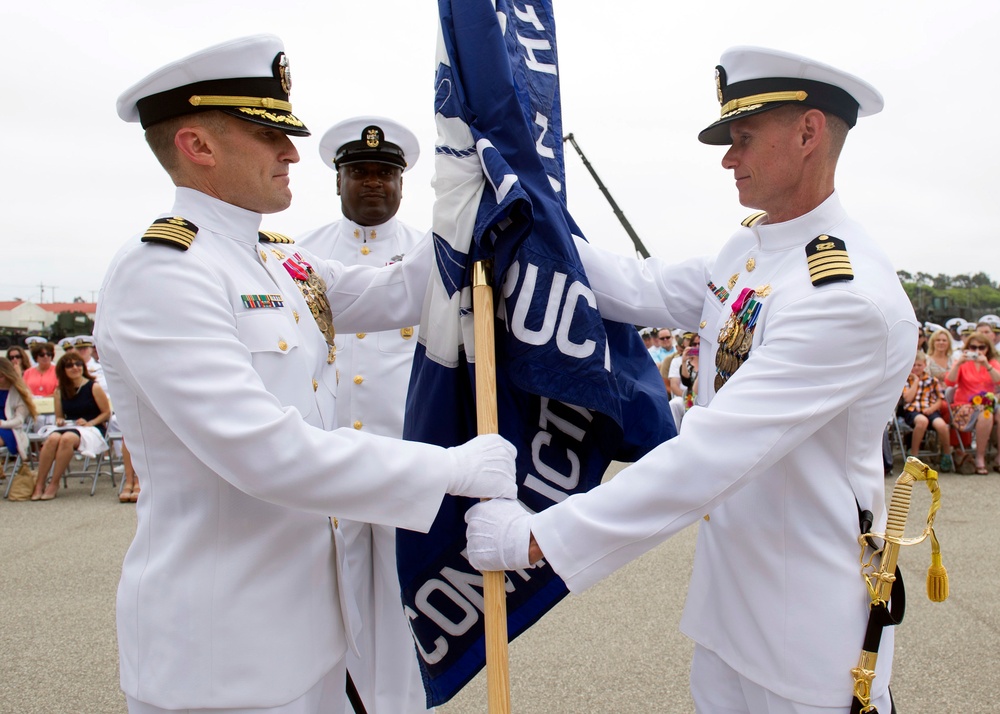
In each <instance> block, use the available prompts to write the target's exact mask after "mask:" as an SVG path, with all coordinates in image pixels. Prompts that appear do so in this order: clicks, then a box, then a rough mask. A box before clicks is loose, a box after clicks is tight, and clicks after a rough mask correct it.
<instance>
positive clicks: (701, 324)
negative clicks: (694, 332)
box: [698, 320, 708, 330]
mask: <svg viewBox="0 0 1000 714" xmlns="http://www.w3.org/2000/svg"><path fill="white" fill-rule="evenodd" d="M707 324H708V320H702V321H701V323H699V325H698V327H700V328H701V329H703V330H704V329H705V325H707Z"/></svg>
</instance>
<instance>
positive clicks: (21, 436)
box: [0, 357, 38, 459]
mask: <svg viewBox="0 0 1000 714" xmlns="http://www.w3.org/2000/svg"><path fill="white" fill-rule="evenodd" d="M0 416H2V417H3V418H2V419H0V439H2V442H3V445H4V446H6V447H7V451H8V452H9V453H11V454H20V456H21V458H22V459H27V458H28V434H27V432H26V431H25V426H26V425H27V423H28V420H29V419H34V418H35V417H37V416H38V412H37V411H36V410H35V402H34V400H33V399H32V398H31V391H30V390H29V389H28V385H26V384H25V383H24V379H22V378H21V373H20V372H19V371H18V369H17V365H16V364H14V363H13V362H11V360H9V359H7V358H6V357H0Z"/></svg>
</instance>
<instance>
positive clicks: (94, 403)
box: [31, 351, 111, 501]
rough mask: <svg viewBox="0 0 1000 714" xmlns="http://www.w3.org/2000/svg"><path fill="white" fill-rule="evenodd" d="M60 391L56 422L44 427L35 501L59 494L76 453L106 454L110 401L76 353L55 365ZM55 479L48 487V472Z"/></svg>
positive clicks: (58, 393) (34, 494) (56, 403)
mask: <svg viewBox="0 0 1000 714" xmlns="http://www.w3.org/2000/svg"><path fill="white" fill-rule="evenodd" d="M55 373H56V376H57V377H58V380H59V389H57V390H56V391H55V394H54V396H55V406H56V423H55V425H54V426H46V427H44V428H43V429H42V430H41V431H40V432H39V434H40V435H41V436H44V438H45V441H44V442H42V449H41V452H40V453H39V456H38V480H37V481H36V482H35V491H34V493H32V494H31V500H32V501H51V500H52V499H53V498H55V497H56V494H57V493H58V492H59V480H60V479H61V478H62V476H63V473H64V472H65V471H66V467H67V466H69V462H70V460H71V459H72V458H73V454H74V453H76V452H77V451H79V452H80V453H83V454H88V455H91V456H96V455H97V454H100V453H102V452H104V451H107V449H108V444H107V442H106V441H105V440H104V431H105V429H106V428H107V426H106V425H107V422H108V419H109V418H110V417H111V402H110V401H109V400H108V396H107V394H106V393H105V392H104V390H103V389H102V388H101V385H100V384H98V383H97V382H95V381H94V379H93V377H91V375H90V373H89V372H88V371H87V366H86V365H85V364H84V363H83V360H82V359H81V358H80V355H79V354H77V353H76V352H72V351H70V352H67V353H66V354H64V355H63V356H62V357H60V358H59V361H58V362H57V363H56V366H55ZM50 470H51V471H52V480H51V481H49V483H48V485H47V486H46V479H47V478H48V475H49V471H50Z"/></svg>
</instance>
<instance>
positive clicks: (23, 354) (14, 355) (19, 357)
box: [7, 345, 31, 377]
mask: <svg viewBox="0 0 1000 714" xmlns="http://www.w3.org/2000/svg"><path fill="white" fill-rule="evenodd" d="M7 359H9V360H10V363H11V364H12V365H14V369H16V370H17V373H18V374H19V375H20V376H22V377H23V376H24V370H26V369H28V368H29V367H31V358H30V357H28V353H27V351H26V350H25V349H24V348H23V347H21V346H20V345H11V346H10V347H8V348H7Z"/></svg>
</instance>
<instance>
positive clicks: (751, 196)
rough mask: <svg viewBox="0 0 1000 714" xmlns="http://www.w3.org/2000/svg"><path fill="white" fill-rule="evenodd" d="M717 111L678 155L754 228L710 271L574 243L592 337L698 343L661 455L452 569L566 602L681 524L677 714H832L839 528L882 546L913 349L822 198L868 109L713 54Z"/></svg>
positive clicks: (872, 250) (486, 532)
mask: <svg viewBox="0 0 1000 714" xmlns="http://www.w3.org/2000/svg"><path fill="white" fill-rule="evenodd" d="M718 96H719V101H720V103H721V104H722V116H721V118H720V119H719V120H718V121H716V122H715V123H714V124H712V125H711V126H710V127H708V128H707V129H705V130H704V131H703V132H701V134H700V135H699V138H700V139H701V141H702V142H704V143H708V144H718V145H730V146H729V148H728V150H727V151H726V154H725V156H724V158H723V160H722V165H723V167H724V168H726V169H729V170H732V171H733V175H734V178H735V180H736V187H737V190H738V192H739V197H740V203H742V204H743V205H744V206H747V207H751V208H756V209H761V210H762V211H765V213H763V214H760V215H757V216H755V217H753V218H752V219H750V220H748V221H746V222H745V224H744V226H743V227H741V228H740V229H739V230H737V232H736V233H735V234H734V235H733V237H732V238H731V239H730V240H729V242H728V243H727V244H726V245H725V246H724V247H723V249H722V251H721V252H720V253H719V255H718V256H716V257H715V259H714V260H712V259H703V260H697V259H696V260H691V261H688V262H686V263H682V264H680V265H668V264H666V263H665V262H664V261H661V260H659V259H656V258H651V259H648V260H645V261H641V262H640V261H636V260H633V259H627V258H622V257H618V256H613V255H610V254H607V253H602V252H600V251H598V250H596V249H593V248H591V247H590V246H588V245H586V244H584V243H583V242H582V241H580V242H578V245H579V248H580V252H581V256H582V257H583V259H584V264H585V267H586V270H587V275H588V277H589V278H590V281H591V286H592V287H593V289H594V292H595V293H596V295H597V301H598V308H599V309H600V311H601V313H602V315H603V316H604V317H606V318H610V319H612V320H619V321H622V322H632V323H636V324H646V325H649V324H660V325H680V326H682V327H684V328H696V329H698V330H699V335H700V336H701V370H700V373H699V376H698V380H699V384H698V397H697V404H696V406H694V407H693V408H691V409H690V410H689V411H688V412H687V414H686V415H685V417H684V428H683V429H682V430H681V432H680V435H679V436H678V437H677V438H676V439H673V440H672V441H668V442H666V443H664V444H662V445H661V446H659V447H658V448H656V449H654V450H653V451H652V452H650V453H649V454H648V455H647V456H646V457H645V458H643V459H642V460H640V461H639V462H637V463H636V464H634V465H633V466H631V467H629V468H628V469H625V470H624V471H622V472H621V473H619V474H618V475H617V476H616V477H615V478H614V479H613V480H611V481H610V482H608V483H606V484H604V485H601V486H599V487H597V488H595V489H594V490H592V491H590V492H589V493H587V494H583V495H579V496H571V497H570V498H568V499H566V500H565V501H564V502H562V503H560V504H557V505H555V506H553V507H551V508H550V509H548V510H546V511H543V512H541V513H539V514H537V515H532V516H529V515H528V514H526V513H525V512H524V511H523V509H521V508H520V506H519V505H518V504H517V502H501V501H498V502H493V503H486V504H481V505H476V506H475V507H474V508H473V509H472V510H471V512H470V514H469V516H468V520H469V522H470V526H469V554H470V559H471V562H472V564H473V565H475V566H476V567H478V568H480V569H482V570H495V569H499V568H501V567H503V568H510V569H513V568H521V567H525V566H527V565H528V564H529V561H530V562H537V560H538V559H539V558H540V557H544V558H545V560H546V561H547V562H548V563H549V564H550V565H552V567H553V568H554V569H555V571H556V572H557V573H558V574H559V575H560V576H561V577H562V578H563V579H564V580H565V581H566V584H567V585H568V586H569V588H570V590H571V591H574V592H579V591H581V590H584V589H586V588H587V587H589V586H590V585H593V584H594V583H595V582H597V581H598V580H600V579H601V578H603V577H605V576H607V575H609V574H610V573H612V572H613V571H614V570H616V569H617V568H619V567H621V566H622V565H624V564H625V563H627V562H629V561H631V560H632V559H634V558H636V557H638V556H639V555H641V554H642V553H644V552H645V551H647V550H649V549H650V548H653V547H654V546H656V545H657V544H659V543H662V542H663V541H664V540H666V539H667V538H669V537H670V536H672V535H673V534H675V533H677V532H678V531H679V530H681V529H682V528H685V527H687V526H689V525H691V524H693V523H698V524H699V526H698V544H697V548H696V551H695V563H694V572H693V574H692V576H691V583H690V586H689V590H688V599H687V604H686V606H685V610H684V615H683V618H682V620H681V629H682V630H683V632H684V633H685V634H687V635H688V636H689V637H691V638H692V639H693V640H694V641H695V643H696V644H695V654H694V660H693V664H692V670H691V692H692V696H693V698H694V701H695V705H696V708H697V711H699V712H704V713H706V714H709V713H715V712H733V713H735V712H752V713H753V714H765V713H766V714H775V713H777V712H799V713H805V712H810V713H812V712H830V713H831V714H832V713H834V712H837V713H844V714H846V712H848V709H849V706H850V703H851V699H852V692H853V686H854V682H853V677H852V673H851V670H852V668H854V667H855V666H856V665H857V663H858V659H859V655H860V653H861V649H862V643H863V640H864V635H865V627H866V624H867V619H868V609H869V596H868V592H867V588H866V584H865V581H864V580H863V579H862V577H861V574H860V565H859V554H860V551H859V545H858V536H859V511H861V510H866V511H870V512H871V513H872V514H874V518H875V528H874V530H876V531H878V530H884V524H885V519H886V509H885V502H884V501H885V496H884V476H883V471H882V462H881V453H880V445H879V443H880V440H881V436H882V432H883V430H884V428H885V424H886V422H887V421H888V419H889V418H890V415H891V414H892V412H893V409H894V408H895V405H896V402H897V401H898V399H899V394H900V390H901V389H902V387H903V384H904V382H905V381H906V375H907V372H908V371H909V369H910V366H911V364H912V361H913V351H914V349H915V347H916V340H917V322H916V319H915V317H914V314H913V309H912V308H911V306H910V303H909V301H908V299H907V297H906V295H905V294H904V292H903V290H902V288H901V287H900V284H899V279H898V278H897V277H896V273H895V270H894V269H893V266H892V265H891V264H890V262H889V261H888V260H887V258H886V256H885V255H884V254H883V253H882V251H881V250H880V249H879V248H878V247H877V245H876V244H875V242H874V241H873V240H872V239H871V238H870V237H869V236H868V234H867V233H866V232H865V230H864V228H862V227H861V226H860V225H858V223H856V222H855V221H853V220H851V218H850V217H849V216H848V214H847V212H846V211H845V209H844V208H843V207H842V206H841V202H840V194H839V193H838V192H837V191H836V190H835V188H834V171H835V167H836V162H837V158H838V156H839V154H840V149H841V148H842V145H843V142H844V140H845V137H846V135H847V133H848V129H849V127H852V126H854V124H855V121H856V120H857V118H858V116H865V115H869V114H874V113H876V112H878V111H879V110H881V108H882V104H883V102H882V97H881V95H880V94H879V93H878V92H877V91H876V90H875V89H874V88H873V87H871V86H870V85H869V84H868V83H867V82H864V81H862V80H860V79H858V78H856V77H854V76H851V75H849V74H847V73H845V72H842V71H840V70H837V69H835V68H833V67H830V66H828V65H824V64H821V63H818V62H815V61H812V60H809V59H806V58H804V57H799V56H796V55H791V54H787V53H783V52H777V51H773V50H765V49H759V48H747V47H738V48H734V49H731V50H729V51H727V52H725V53H724V54H723V56H722V61H721V65H720V66H719V67H718ZM846 344H861V345H864V346H865V349H864V350H847V349H844V345H846ZM723 444H724V445H725V448H720V446H721V445H723ZM703 518H704V520H702V519H703ZM891 666H892V634H891V628H890V630H889V631H887V632H886V634H885V635H884V636H883V639H882V648H881V653H880V656H879V658H878V666H877V669H876V671H877V675H876V677H875V680H874V685H873V687H874V690H873V703H874V704H876V705H877V706H878V710H879V711H880V712H882V714H888V712H889V711H890V708H891V705H890V703H889V694H888V685H889V674H890V669H891Z"/></svg>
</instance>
